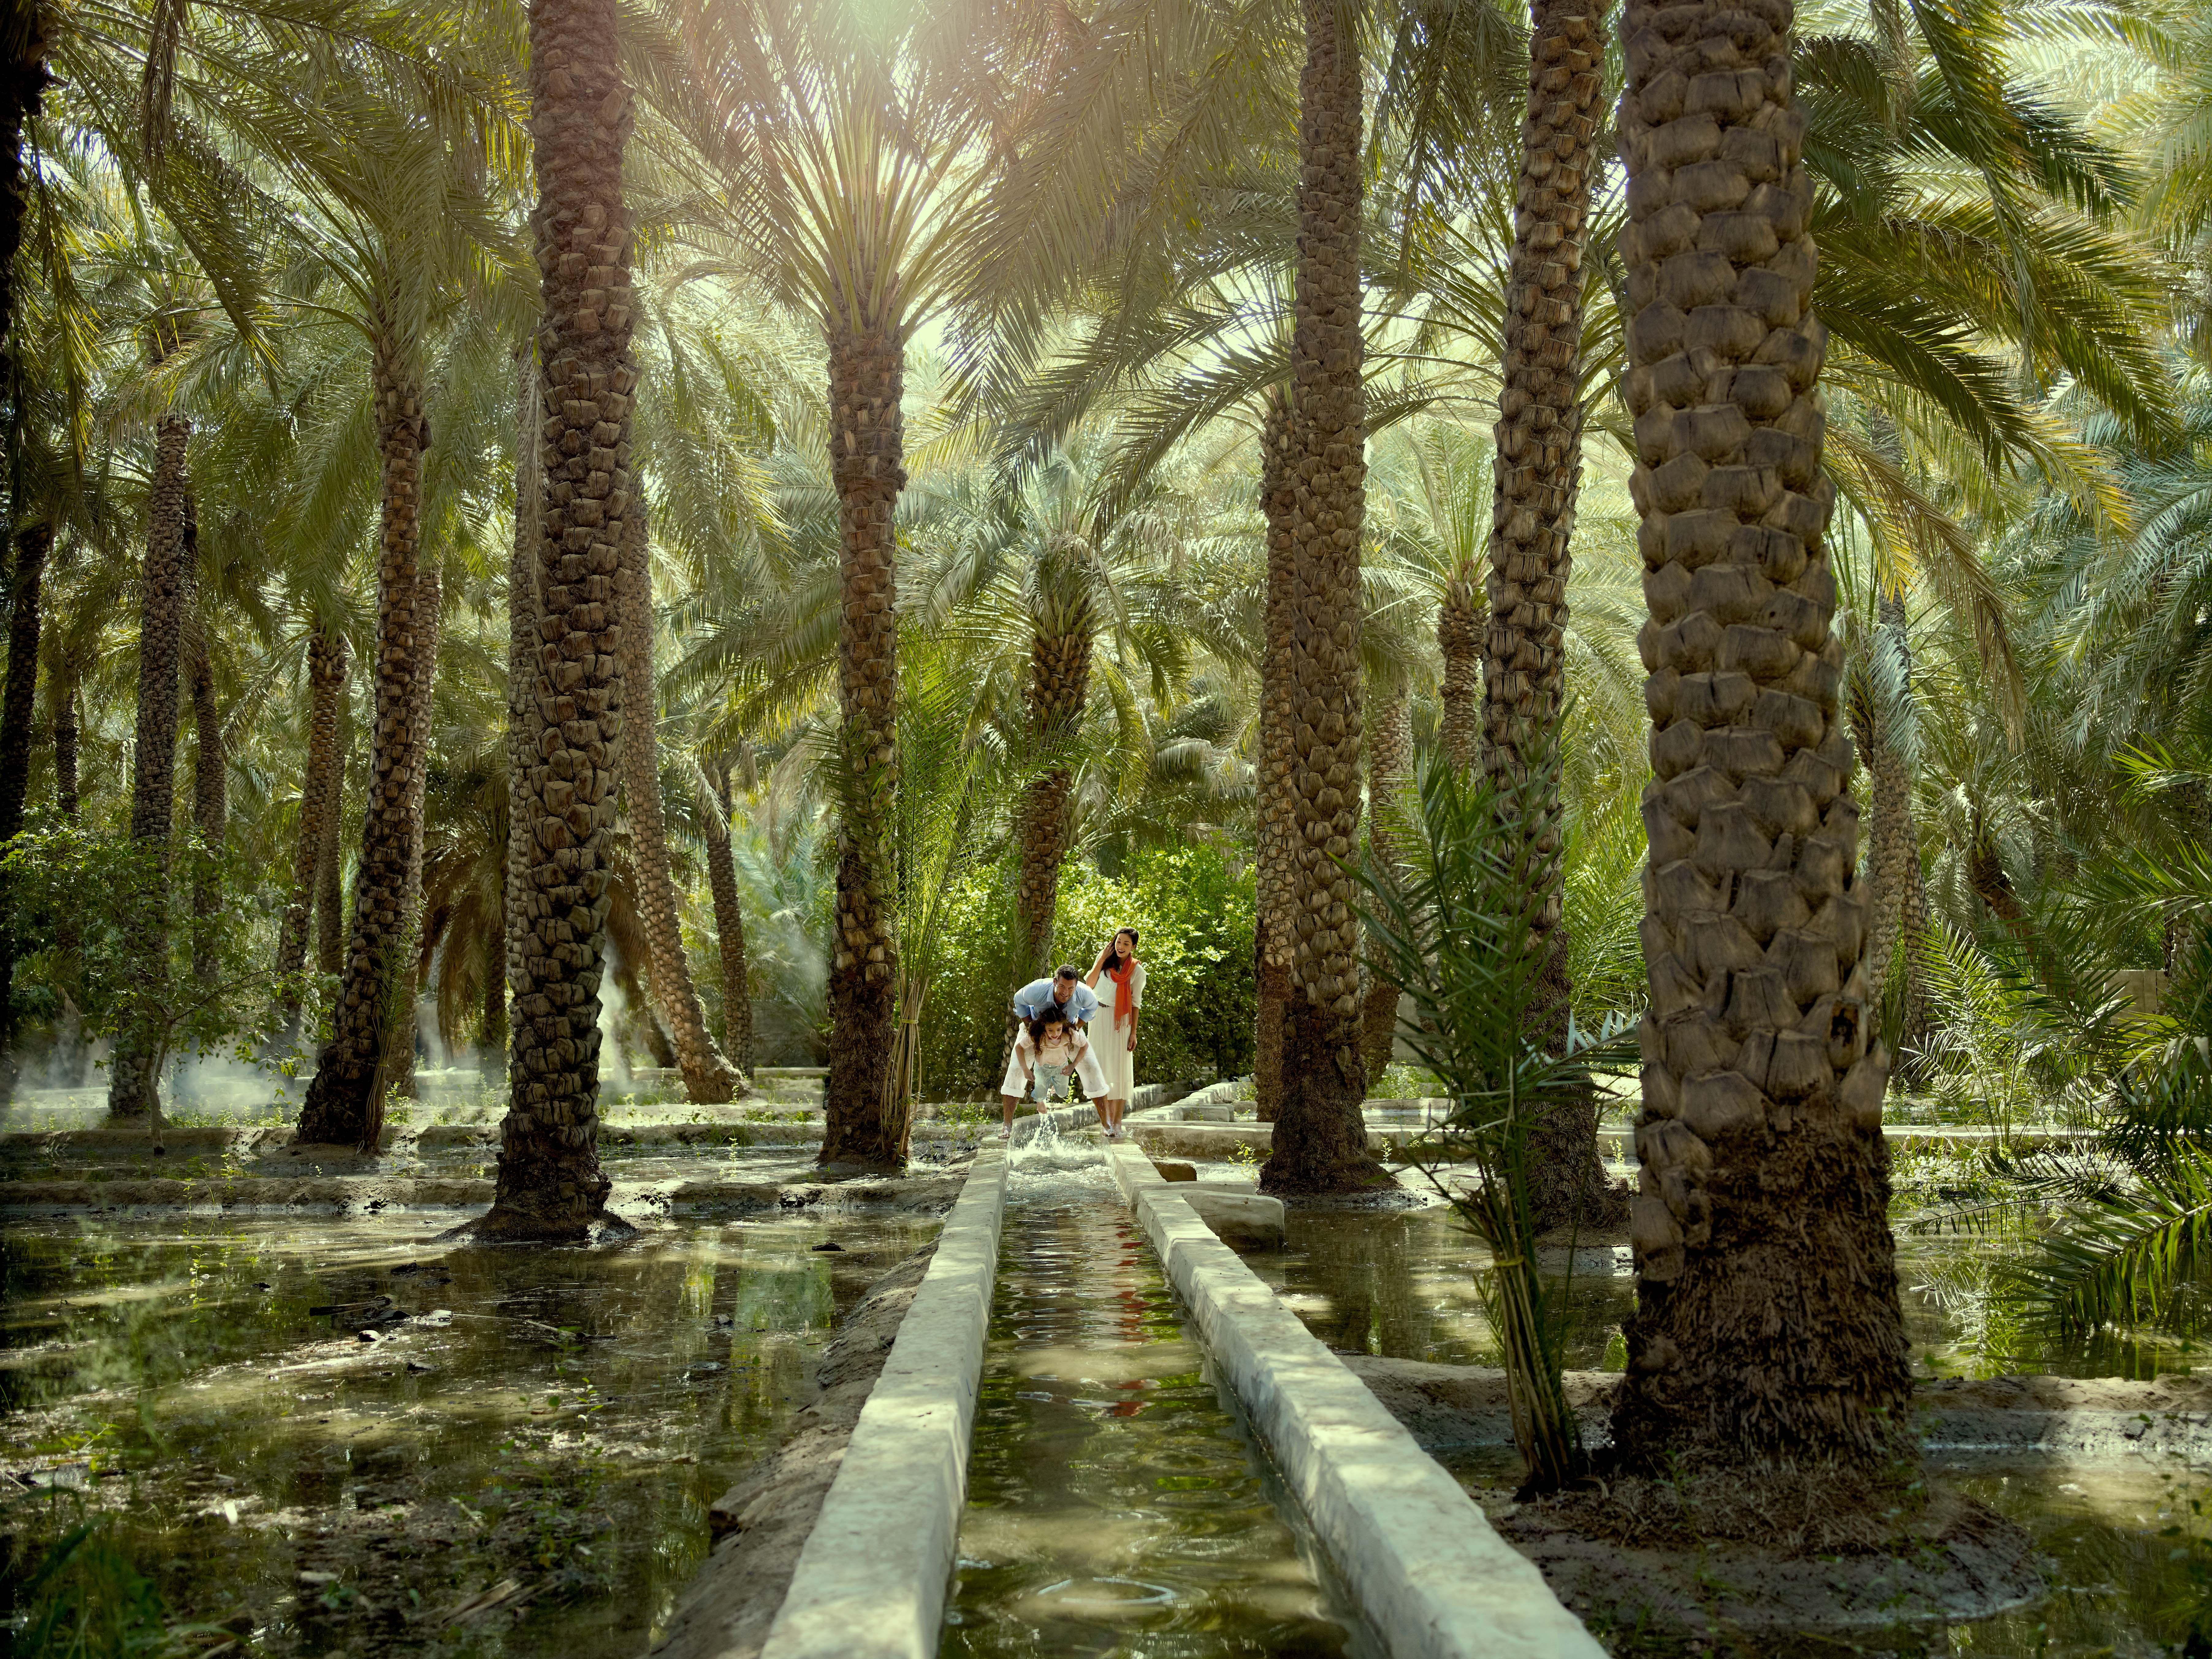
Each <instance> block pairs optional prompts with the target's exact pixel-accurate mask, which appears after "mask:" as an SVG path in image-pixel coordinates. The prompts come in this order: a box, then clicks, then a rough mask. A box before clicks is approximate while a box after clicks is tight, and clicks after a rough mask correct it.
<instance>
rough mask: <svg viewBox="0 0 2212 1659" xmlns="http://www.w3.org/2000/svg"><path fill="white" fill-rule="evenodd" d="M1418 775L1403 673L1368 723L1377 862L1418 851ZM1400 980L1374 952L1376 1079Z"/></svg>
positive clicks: (1370, 994) (1370, 1064)
mask: <svg viewBox="0 0 2212 1659" xmlns="http://www.w3.org/2000/svg"><path fill="white" fill-rule="evenodd" d="M1412 781H1413V698H1412V696H1411V695H1410V694H1409V690H1408V688H1407V684H1406V680H1405V677H1404V676H1403V675H1402V674H1393V675H1391V676H1390V677H1389V678H1388V679H1387V680H1385V681H1384V683H1383V688H1382V692H1381V695H1380V696H1377V697H1376V699H1375V700H1374V704H1373V707H1372V708H1370V711H1369V715H1368V720H1367V846H1368V849H1369V851H1370V853H1371V854H1373V856H1374V859H1375V861H1376V863H1377V864H1382V865H1394V864H1396V863H1398V862H1399V861H1400V860H1403V859H1405V858H1407V856H1408V855H1410V854H1411V853H1412V851H1413V845H1412V836H1411V834H1410V829H1409V826H1408V825H1407V823H1406V812H1405V806H1404V797H1405V793H1406V789H1407V786H1408V785H1409V784H1410V783H1411V782H1412ZM1398 994H1399V991H1398V981H1396V980H1395V979H1393V978H1391V977H1390V975H1389V973H1388V972H1386V971H1385V970H1384V968H1383V963H1382V961H1381V958H1380V957H1377V956H1376V954H1375V953H1374V952H1373V951H1370V952H1369V954H1368V959H1367V991H1366V994H1365V996H1364V999H1363V1000H1362V1002H1361V1004H1360V1012H1359V1052H1360V1054H1362V1055H1363V1056H1364V1058H1365V1060H1366V1061H1367V1075H1368V1077H1369V1078H1370V1079H1373V1078H1375V1077H1376V1076H1377V1075H1379V1074H1380V1073H1382V1071H1383V1068H1384V1067H1385V1066H1389V1063H1390V1051H1391V1048H1392V1047H1393V1046H1394V1045H1395V1042H1396V1041H1397V1036H1398Z"/></svg>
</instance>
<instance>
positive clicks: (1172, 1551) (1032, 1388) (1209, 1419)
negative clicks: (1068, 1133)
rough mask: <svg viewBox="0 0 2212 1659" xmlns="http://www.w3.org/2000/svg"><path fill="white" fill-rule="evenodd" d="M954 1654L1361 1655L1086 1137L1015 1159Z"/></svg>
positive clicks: (1369, 1647)
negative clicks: (1082, 1141)
mask: <svg viewBox="0 0 2212 1659" xmlns="http://www.w3.org/2000/svg"><path fill="white" fill-rule="evenodd" d="M1008 1176H1009V1178H1008V1185H1007V1197H1006V1220H1005V1225H1004V1230H1003V1233H1002V1243H1001V1246H1000V1261H999V1279H998V1286H997V1293H996V1297H995V1300H994V1307H993V1311H992V1320H991V1334H990V1346H989V1350H988V1353H987V1358H986V1362H985V1370H984V1376H983V1385H982V1391H981V1404H980V1407H979V1410H978V1413H977V1416H976V1423H975V1442H974V1448H973V1450H972V1452H971V1454H970V1455H969V1465H968V1481H969V1486H968V1508H967V1512H966V1515H965V1516H964V1517H963V1521H962V1523H961V1528H960V1560H959V1566H958V1575H957V1583H956V1586H955V1589H954V1594H953V1596H952V1598H951V1605H950V1606H949V1607H948V1609H947V1612H946V1615H945V1626H946V1628H945V1637H944V1641H943V1644H942V1647H941V1648H940V1652H941V1653H943V1654H945V1655H946V1656H979V1659H980V1656H993V1659H997V1656H1013V1655H1024V1656H1026V1655H1033V1654H1055V1655H1068V1656H1090V1655H1101V1656H1103V1655H1107V1654H1118V1653H1136V1652H1142V1653H1144V1654H1146V1655H1156V1656H1170V1655H1176V1656H1179V1655H1186V1654H1188V1655H1198V1654H1254V1655H1260V1654H1279V1655H1323V1654H1347V1653H1349V1654H1359V1653H1371V1652H1374V1651H1376V1648H1375V1646H1374V1644H1373V1642H1372V1640H1371V1638H1367V1637H1366V1636H1365V1635H1364V1632H1361V1631H1360V1630H1359V1629H1358V1620H1357V1618H1356V1615H1355V1614H1354V1613H1352V1610H1351V1609H1350V1608H1349V1607H1347V1606H1346V1603H1345V1601H1344V1599H1343V1597H1342V1595H1341V1593H1340V1591H1337V1590H1334V1589H1332V1588H1331V1587H1330V1586H1329V1585H1328V1583H1327V1575H1326V1573H1325V1571H1323V1570H1322V1567H1321V1565H1320V1559H1319V1556H1318V1553H1317V1552H1316V1549H1315V1547H1314V1545H1313V1541H1312V1540H1311V1538H1310V1536H1309V1535H1307V1534H1306V1532H1305V1529H1304V1522H1303V1520H1302V1519H1301V1518H1300V1517H1299V1516H1298V1515H1297V1510H1296V1507H1295V1505H1294V1504H1291V1502H1290V1501H1289V1500H1288V1498H1287V1497H1286V1495H1285V1493H1284V1492H1283V1489H1282V1486H1281V1483H1280V1481H1279V1480H1278V1479H1277V1478H1276V1476H1275V1474H1274V1472H1273V1469H1272V1468H1270V1467H1269V1465H1268V1462H1267V1455H1266V1454H1265V1452H1264V1450H1263V1449H1261V1446H1260V1445H1259V1443H1257V1441H1256V1440H1255V1437H1253V1435H1252V1433H1251V1431H1250V1430H1249V1427H1248V1426H1247V1425H1246V1424H1245V1423H1244V1421H1243V1417H1242V1415H1241V1413H1239V1411H1238V1410H1237V1405H1236V1401H1235V1399H1234V1397H1233V1395H1230V1394H1229V1392H1228V1391H1227V1390H1226V1389H1222V1388H1220V1387H1218V1385H1217V1383H1216V1382H1215V1380H1214V1377H1213V1374H1212V1370H1211V1368H1210V1366H1209V1365H1208V1364H1207V1362H1206V1356H1205V1353H1204V1352H1203V1350H1202V1348H1201V1346H1200V1343H1199V1341H1198V1340H1197V1339H1196V1337H1195V1335H1194V1333H1193V1332H1192V1330H1191V1329H1190V1328H1189V1325H1188V1322H1187V1320H1186V1317H1185V1315H1184V1313H1183V1312H1182V1310H1181V1309H1180V1308H1179V1307H1178V1305H1177V1303H1176V1297H1175V1295H1174V1292H1173V1291H1171V1290H1170V1287H1169V1285H1168V1284H1167V1281H1166V1278H1165V1276H1164V1273H1163V1272H1162V1270H1161V1267H1160V1263H1159V1261H1158V1259H1157V1257H1156V1256H1155V1255H1154V1254H1153V1251H1152V1246H1151V1245H1150V1244H1149V1243H1146V1240H1145V1238H1144V1237H1143V1235H1142V1234H1141V1232H1139V1230H1138V1228H1137V1225H1136V1223H1135V1222H1134V1220H1133V1219H1132V1218H1130V1216H1129V1215H1128V1213H1127V1211H1126V1210H1125V1209H1124V1207H1123V1206H1122V1203H1121V1197H1120V1194H1118V1193H1117V1192H1116V1191H1115V1188H1114V1185H1113V1183H1112V1182H1111V1181H1110V1180H1109V1178H1108V1176H1107V1174H1106V1170H1105V1166H1104V1164H1103V1159H1102V1158H1101V1155H1100V1152H1099V1151H1098V1150H1097V1148H1095V1147H1091V1146H1083V1145H1081V1144H1079V1143H1078V1142H1075V1141H1073V1140H1070V1139H1064V1138H1062V1137H1061V1136H1060V1135H1059V1134H1057V1133H1054V1132H1052V1131H1051V1130H1049V1129H1048V1130H1047V1131H1046V1133H1042V1134H1041V1135H1040V1136H1039V1137H1038V1138H1037V1139H1035V1140H1033V1141H1031V1142H1030V1143H1029V1144H1028V1145H1027V1146H1024V1147H1022V1148H1021V1149H1019V1150H1018V1151H1017V1152H1015V1153H1014V1154H1013V1155H1012V1158H1011V1160H1010V1164H1009V1172H1008Z"/></svg>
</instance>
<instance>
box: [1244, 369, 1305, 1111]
mask: <svg viewBox="0 0 2212 1659" xmlns="http://www.w3.org/2000/svg"><path fill="white" fill-rule="evenodd" d="M1290 446H1291V403H1290V398H1289V396H1288V394H1287V393H1285V392H1284V391H1283V389H1282V388H1281V387H1279V386H1270V387H1269V388H1268V389H1267V398H1266V400H1265V417H1264V419H1263V421H1262V422H1261V429H1260V507H1261V512H1262V513H1264V514H1265V515H1266V517H1267V599H1266V604H1265V613H1264V617H1263V620H1262V623H1261V629H1262V639H1261V647H1262V653H1263V654H1262V656H1261V663H1260V745H1259V746H1260V765H1259V788H1258V799H1257V801H1256V803H1255V814H1256V817H1257V818H1258V829H1257V840H1258V845H1259V858H1258V864H1257V868H1256V869H1255V872H1254V879H1255V884H1256V886H1257V893H1258V898H1257V903H1256V906H1255V909H1256V911H1257V916H1256V925H1255V928H1254V930H1253V941H1252V954H1253V968H1254V971H1255V974H1256V975H1257V977H1258V981H1259V1015H1258V1020H1257V1030H1256V1031H1255V1054H1254V1056H1253V1062H1252V1093H1253V1096H1254V1097H1255V1103H1256V1104H1257V1107H1258V1115H1259V1118H1260V1121H1261V1122H1263V1123H1267V1122H1273V1121H1274V1117H1275V1115H1276V1113H1277V1112H1278V1111H1279V1110H1280V1109H1281V1107H1282V1099H1283V1006H1284V1003H1285V1000H1286V999H1287V998H1288V997H1289V995H1290V989H1291V936H1292V932H1293V929H1292V926H1291V922H1292V917H1291V912H1290V908H1289V907H1290V902H1291V834H1292V833H1293V830H1292V823H1293V820H1292V818H1291V798H1290V787H1291V749H1290V738H1291V720H1290V706H1291V682H1290V654H1291V614H1290V603H1291V508H1292V507H1293V505H1294V504H1295V499H1296V497H1295V492H1294V490H1293V489H1292V481H1291V448H1290Z"/></svg>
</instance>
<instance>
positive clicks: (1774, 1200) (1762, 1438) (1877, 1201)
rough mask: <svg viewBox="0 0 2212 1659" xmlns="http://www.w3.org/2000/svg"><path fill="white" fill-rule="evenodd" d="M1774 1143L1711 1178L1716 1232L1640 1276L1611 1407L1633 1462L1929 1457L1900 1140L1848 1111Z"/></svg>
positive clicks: (1912, 1463)
mask: <svg viewBox="0 0 2212 1659" xmlns="http://www.w3.org/2000/svg"><path fill="white" fill-rule="evenodd" d="M1771 1140H1772V1143H1773V1144H1772V1145H1771V1146H1770V1147H1769V1148H1768V1150H1767V1151H1766V1152H1764V1153H1763V1154H1762V1155H1761V1156H1760V1157H1759V1158H1757V1159H1745V1160H1743V1161H1741V1163H1735V1164H1733V1165H1731V1164H1727V1163H1723V1164H1717V1165H1716V1166H1715V1167H1714V1169H1713V1170H1711V1173H1710V1174H1709V1175H1707V1176H1706V1177H1705V1196H1706V1197H1707V1198H1708V1199H1709V1200H1710V1203H1711V1211H1710V1225H1711V1229H1712V1236H1711V1239H1710V1241H1708V1242H1706V1243H1704V1244H1703V1246H1702V1248H1699V1249H1694V1250H1691V1251H1689V1252H1687V1253H1686V1255H1685V1256H1684V1259H1683V1261H1682V1263H1681V1266H1680V1270H1679V1271H1678V1272H1675V1273H1674V1274H1673V1276H1671V1277H1668V1278H1663V1279H1662V1278H1661V1277H1658V1276H1656V1274H1655V1273H1653V1272H1651V1271H1650V1270H1649V1269H1647V1271H1645V1272H1644V1273H1643V1274H1642V1275H1641V1276H1640V1277H1639V1279H1638V1285H1637V1308H1636V1312H1635V1313H1634V1315H1633V1316H1632V1317H1631V1318H1630V1319H1629V1320H1628V1321H1627V1322H1626V1325H1625V1333H1626V1336H1627V1339H1628V1352H1629V1353H1630V1355H1631V1356H1632V1364H1631V1367H1630V1370H1629V1372H1628V1375H1627V1376H1626V1378H1625V1379H1624V1381H1623V1383H1622V1384H1621V1388H1620V1392H1619V1393H1618V1394H1617V1395H1615V1396H1614V1402H1613V1445H1614V1447H1615V1448H1616V1449H1617V1450H1616V1461H1617V1462H1618V1465H1619V1467H1620V1468H1623V1469H1625V1470H1627V1471H1629V1472H1632V1473H1640V1474H1650V1475H1653V1476H1655V1477H1657V1476H1665V1475H1668V1474H1670V1472H1672V1471H1673V1470H1674V1469H1675V1468H1678V1467H1679V1466H1680V1464H1681V1463H1682V1462H1683V1461H1684V1460H1688V1461H1691V1462H1695V1461H1697V1460H1699V1459H1702V1458H1707V1457H1710V1458H1711V1459H1713V1460H1715V1461H1716V1462H1729V1461H1733V1462H1735V1463H1736V1464H1737V1465H1738V1466H1741V1464H1742V1463H1743V1462H1744V1460H1746V1459H1747V1458H1753V1459H1766V1460H1771V1462H1773V1464H1774V1465H1775V1466H1777V1467H1778V1468H1818V1467H1820V1466H1822V1465H1824V1464H1828V1463H1834V1464H1838V1465H1841V1466H1845V1467H1849V1468H1857V1469H1858V1470H1861V1471H1869V1470H1875V1471H1878V1470H1880V1469H1881V1468H1886V1467H1887V1466H1889V1465H1890V1464H1892V1463H1901V1464H1902V1465H1903V1466H1904V1467H1906V1468H1912V1467H1916V1466H1917V1446H1916V1444H1915V1443H1914V1441H1913V1437H1912V1378H1911V1369H1910V1356H1909V1352H1908V1349H1907V1346H1906V1343H1905V1327H1904V1320H1903V1318H1902V1316H1901V1315H1900V1313H1899V1305H1898V1292H1897V1260H1896V1249H1895V1246H1894V1244H1893V1242H1892V1240H1891V1237H1890V1233H1889V1225H1888V1210H1889V1198H1890V1187H1889V1150H1888V1146H1887V1143H1885V1142H1884V1141H1883V1139H1882V1138H1881V1135H1880V1133H1868V1132H1867V1131H1866V1130H1864V1129H1863V1128H1859V1127H1854V1126H1852V1125H1851V1124H1850V1123H1848V1122H1846V1121H1844V1118H1843V1117H1842V1115H1841V1114H1839V1113H1838V1114H1837V1115H1832V1116H1831V1115H1820V1116H1816V1115H1813V1114H1810V1113H1808V1114H1805V1115H1802V1116H1800V1117H1799V1118H1798V1119H1797V1121H1796V1124H1795V1125H1794V1127H1792V1128H1791V1129H1790V1131H1789V1132H1788V1133H1781V1134H1778V1135H1774V1136H1772V1137H1771ZM1644 1178H1645V1180H1646V1181H1650V1179H1651V1177H1650V1173H1649V1171H1648V1170H1647V1172H1646V1174H1645V1177H1644Z"/></svg>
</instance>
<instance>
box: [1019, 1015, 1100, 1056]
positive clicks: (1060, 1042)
mask: <svg viewBox="0 0 2212 1659" xmlns="http://www.w3.org/2000/svg"><path fill="white" fill-rule="evenodd" d="M1089 1046H1090V1039H1089V1038H1087V1037H1085V1036H1084V1035H1083V1033H1082V1032H1081V1031H1079V1030H1077V1029H1076V1028H1075V1027H1074V1026H1073V1025H1063V1026H1061V1027H1060V1035H1059V1036H1054V1037H1047V1038H1046V1039H1045V1041H1044V1043H1043V1045H1042V1052H1041V1053H1040V1052H1039V1045H1038V1043H1037V1041H1036V1038H1034V1037H1032V1036H1030V1028H1029V1026H1028V1025H1027V1024H1024V1025H1023V1026H1022V1028H1021V1030H1020V1031H1019V1033H1018V1035H1017V1036H1015V1038H1014V1052H1015V1053H1016V1054H1018V1055H1020V1056H1021V1057H1022V1058H1023V1059H1024V1060H1027V1061H1028V1062H1029V1064H1030V1065H1038V1064H1042V1065H1046V1066H1073V1065H1074V1064H1075V1062H1076V1061H1077V1060H1080V1059H1081V1058H1082V1057H1083V1051H1084V1049H1085V1048H1087V1047H1089Z"/></svg>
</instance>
